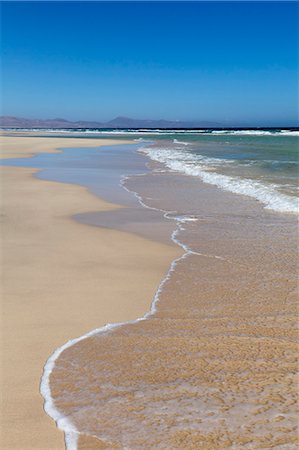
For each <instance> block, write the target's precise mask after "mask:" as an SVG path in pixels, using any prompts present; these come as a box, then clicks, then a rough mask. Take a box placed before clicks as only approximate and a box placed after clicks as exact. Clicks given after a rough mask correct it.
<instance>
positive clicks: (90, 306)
mask: <svg viewBox="0 0 299 450" xmlns="http://www.w3.org/2000/svg"><path fill="white" fill-rule="evenodd" d="M113 143H114V142H113V141H111V140H109V141H108V140H98V141H97V140H90V139H86V140H85V139H59V138H51V139H47V138H31V137H17V138H16V137H3V136H2V137H1V146H2V157H3V158H9V157H29V156H31V155H32V154H36V153H39V152H49V151H51V152H55V151H57V150H55V149H57V148H61V147H87V146H100V145H108V144H113ZM115 143H117V144H120V143H122V142H121V141H115ZM1 172H2V173H1V188H2V193H1V198H2V227H1V228H2V236H1V240H2V262H3V268H2V294H3V295H2V306H1V308H2V330H3V331H2V333H3V334H2V339H1V342H2V391H3V403H2V407H1V410H2V418H1V421H2V424H1V425H2V430H3V432H2V436H1V447H2V448H3V449H5V450H6V449H7V450H8V449H22V450H44V449H45V450H46V449H47V450H56V449H57V450H59V449H63V448H64V443H63V436H62V433H60V432H59V431H58V430H57V429H56V428H55V424H54V422H53V421H52V420H51V419H50V418H49V417H48V416H47V415H46V414H45V413H44V411H43V399H42V397H41V395H40V393H39V383H40V377H41V375H42V370H43V366H44V364H45V361H46V360H47V358H48V357H49V356H50V355H51V354H52V352H53V351H54V350H55V349H56V348H57V347H59V346H61V345H62V344H63V343H65V342H66V341H67V340H69V339H70V338H74V337H77V336H80V335H82V334H84V333H86V332H88V331H90V330H91V329H94V328H96V327H99V326H102V325H104V324H105V323H107V322H119V321H127V320H131V319H134V318H136V317H140V316H142V315H143V314H144V313H145V312H146V311H147V310H148V309H149V305H150V302H151V300H152V297H153V295H154V292H155V290H156V288H157V285H158V284H159V282H160V280H161V278H162V277H163V274H164V273H165V272H166V271H167V268H168V266H169V264H170V262H171V261H172V260H173V259H174V258H175V257H176V256H178V255H179V253H180V250H179V249H176V248H174V247H171V246H167V245H163V244H162V243H156V242H152V241H150V240H146V239H143V238H142V237H138V236H135V235H133V234H130V233H125V232H119V231H114V230H107V229H106V230H103V229H100V228H95V227H89V226H87V225H83V224H79V223H76V222H75V221H74V220H73V219H71V216H72V215H73V214H75V213H81V212H86V211H93V210H110V209H111V210H112V209H114V208H117V206H116V205H112V204H109V203H107V202H104V201H102V200H101V199H99V198H98V197H95V196H93V195H92V194H90V193H89V192H88V191H87V190H86V189H85V188H82V187H79V186H74V185H68V184H60V183H55V182H49V181H44V180H39V179H36V178H34V177H33V176H32V175H33V174H34V173H35V172H36V171H35V170H33V169H29V168H18V167H2V168H1Z"/></svg>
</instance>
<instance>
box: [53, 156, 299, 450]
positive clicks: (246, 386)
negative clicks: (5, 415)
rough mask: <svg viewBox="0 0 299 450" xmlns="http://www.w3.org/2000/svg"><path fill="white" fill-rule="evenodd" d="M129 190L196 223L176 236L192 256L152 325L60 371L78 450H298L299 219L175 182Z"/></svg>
mask: <svg viewBox="0 0 299 450" xmlns="http://www.w3.org/2000/svg"><path fill="white" fill-rule="evenodd" d="M154 166H155V165H154ZM126 186H127V187H128V188H129V189H131V190H133V191H137V192H138V193H139V194H140V195H141V196H142V197H143V198H146V199H147V204H148V205H149V206H152V207H156V208H162V209H164V210H176V211H179V213H180V214H182V215H187V216H191V215H192V216H194V215H195V216H196V218H197V221H196V222H186V223H184V224H183V228H184V229H183V230H182V231H181V232H180V233H179V236H178V237H179V239H180V240H181V242H183V243H184V244H186V245H188V246H189V247H190V248H191V249H192V251H193V252H194V253H188V255H186V257H185V258H184V259H181V260H180V261H179V262H178V263H177V265H176V267H175V270H174V271H173V272H172V273H171V276H170V278H169V279H168V280H167V281H166V283H165V284H164V286H163V290H162V292H160V295H159V302H158V303H157V312H156V313H155V314H154V315H152V316H151V317H149V318H148V319H147V320H146V321H143V322H138V323H134V324H127V325H124V326H123V327H120V328H118V329H114V330H113V331H111V332H109V333H106V334H98V335H94V336H92V337H90V338H88V339H85V340H84V341H81V342H79V343H77V344H75V345H74V346H72V347H70V348H68V349H66V350H65V351H64V352H63V353H62V354H61V355H60V357H59V358H58V360H57V361H56V366H55V369H54V371H53V372H52V375H51V377H50V383H51V388H52V395H53V397H54V399H55V404H56V407H57V408H58V409H59V410H60V411H61V412H62V413H63V414H65V415H67V416H68V417H69V418H70V419H71V420H72V422H73V424H74V425H75V426H76V428H77V430H78V431H79V432H80V436H79V440H78V449H80V450H88V449H123V448H128V449H133V450H139V449H146V450H149V449H167V450H168V449H172V450H174V449H176V450H182V449H188V450H198V449H203V450H224V449H235V450H238V449H240V448H242V449H243V448H244V449H248V450H254V449H256V450H260V449H263V448H264V449H269V448H277V449H278V448H279V449H293V450H295V449H296V448H298V445H299V443H298V428H297V425H298V424H297V414H298V410H297V404H296V399H297V387H298V379H297V356H298V346H297V343H296V340H297V336H298V333H297V331H298V330H297V324H298V322H297V321H298V294H297V284H298V283H297V275H298V261H297V249H298V238H297V220H296V218H294V216H291V215H282V214H277V213H273V212H271V211H267V210H265V209H263V207H262V206H261V205H260V204H259V203H257V202H256V201H254V200H252V199H248V198H246V197H243V196H237V195H234V194H229V193H227V192H223V191H220V190H219V189H217V188H215V187H214V186H211V185H207V184H203V183H201V182H200V181H199V180H198V179H194V178H192V177H187V176H183V175H179V174H175V173H163V174H160V173H157V172H156V173H152V174H148V175H145V176H143V177H132V178H131V179H130V180H128V181H127V183H126ZM190 193H192V195H190ZM108 216H109V213H108V214H106V215H104V216H103V217H102V218H101V217H100V216H99V215H98V216H97V218H96V220H98V221H99V220H103V221H104V223H106V224H107V223H109V221H108V219H107V217H108ZM108 218H109V217H108ZM88 219H89V220H91V218H90V217H89V218H88V217H87V220H88ZM122 226H127V225H126V218H123V221H122ZM137 227H138V225H137V224H135V230H136V229H137ZM66 383H67V385H66Z"/></svg>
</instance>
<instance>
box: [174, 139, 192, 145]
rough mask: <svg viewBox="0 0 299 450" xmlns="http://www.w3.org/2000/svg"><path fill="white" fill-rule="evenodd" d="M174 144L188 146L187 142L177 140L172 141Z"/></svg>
mask: <svg viewBox="0 0 299 450" xmlns="http://www.w3.org/2000/svg"><path fill="white" fill-rule="evenodd" d="M173 143H174V144H181V145H190V143H189V142H184V141H178V140H177V139H174V140H173Z"/></svg>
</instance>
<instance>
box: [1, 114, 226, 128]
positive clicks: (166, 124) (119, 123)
mask: <svg viewBox="0 0 299 450" xmlns="http://www.w3.org/2000/svg"><path fill="white" fill-rule="evenodd" d="M219 126H221V124H219V123H217V122H208V121H186V122H185V121H180V120H162V119H161V120H148V119H147V120H144V119H131V118H129V117H122V116H119V117H116V118H115V119H113V120H110V121H108V122H96V121H86V120H79V121H76V122H72V121H69V120H66V119H61V118H55V119H26V118H23V117H14V116H0V127H3V128H5V127H6V128H212V127H219Z"/></svg>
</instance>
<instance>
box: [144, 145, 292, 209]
mask: <svg viewBox="0 0 299 450" xmlns="http://www.w3.org/2000/svg"><path fill="white" fill-rule="evenodd" d="M140 151H141V152H144V153H146V154H147V155H148V156H149V157H150V158H151V159H152V160H154V161H158V162H161V163H163V164H165V165H166V167H168V168H169V169H171V170H174V171H176V172H181V173H184V174H186V175H191V176H194V177H199V178H200V179H201V180H202V181H204V182H205V183H209V184H212V185H214V186H217V187H219V188H221V189H223V190H226V191H229V192H233V193H235V194H241V195H246V196H248V197H252V198H255V199H256V200H258V201H260V202H261V203H263V204H264V205H265V207H266V208H268V209H271V210H273V211H278V212H284V213H285V212H287V213H297V214H298V211H299V201H298V198H296V197H292V196H288V195H286V194H282V193H280V192H279V191H278V190H277V188H278V186H277V185H275V184H269V185H265V184H263V183H261V182H259V181H255V180H249V179H245V178H240V177H237V176H234V177H232V176H228V175H222V174H219V173H217V172H215V171H214V170H213V169H214V167H215V166H217V165H218V166H219V165H224V164H227V163H230V162H231V161H226V160H222V159H218V160H217V159H216V158H206V157H203V156H200V155H194V154H191V153H187V152H184V151H182V150H175V149H169V148H155V147H144V148H142V149H141V150H140ZM209 164H210V165H209Z"/></svg>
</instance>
